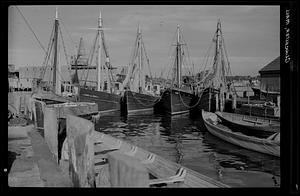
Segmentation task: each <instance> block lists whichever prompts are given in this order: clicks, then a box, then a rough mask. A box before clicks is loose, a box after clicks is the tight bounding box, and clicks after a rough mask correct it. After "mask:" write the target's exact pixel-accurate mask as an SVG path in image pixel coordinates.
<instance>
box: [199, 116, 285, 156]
mask: <svg viewBox="0 0 300 196" xmlns="http://www.w3.org/2000/svg"><path fill="white" fill-rule="evenodd" d="M202 118H203V121H204V124H205V126H206V128H207V130H208V131H209V132H210V133H211V134H212V135H214V136H216V137H218V138H220V139H222V140H225V141H227V142H229V143H231V144H235V145H237V146H240V147H243V148H246V149H249V150H253V151H256V152H261V153H265V154H269V155H273V156H277V157H280V133H275V134H273V135H271V136H270V137H268V138H267V139H262V138H257V137H254V136H247V135H245V134H242V133H240V132H232V131H231V129H229V128H228V127H226V126H224V125H222V124H221V123H220V121H221V119H220V118H218V116H217V115H216V114H215V113H211V112H205V111H204V110H202Z"/></svg>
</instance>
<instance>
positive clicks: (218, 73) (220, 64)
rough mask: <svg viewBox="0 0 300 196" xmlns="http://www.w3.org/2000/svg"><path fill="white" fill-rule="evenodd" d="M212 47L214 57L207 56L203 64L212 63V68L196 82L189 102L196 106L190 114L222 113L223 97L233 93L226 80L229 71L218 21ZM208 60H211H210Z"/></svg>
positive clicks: (204, 72)
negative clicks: (203, 112)
mask: <svg viewBox="0 0 300 196" xmlns="http://www.w3.org/2000/svg"><path fill="white" fill-rule="evenodd" d="M212 45H215V50H214V55H212V56H211V57H210V56H209V55H207V56H206V57H205V62H206V63H207V62H210V61H213V66H212V69H210V70H204V71H202V77H201V78H199V81H198V82H197V87H196V91H197V92H196V93H195V96H194V97H193V99H192V101H191V105H195V104H196V106H195V107H192V108H191V109H190V112H191V113H192V114H200V112H201V110H202V109H204V110H205V111H209V112H215V111H217V110H221V111H223V110H224V107H225V96H228V97H229V94H232V95H233V93H234V92H233V91H234V89H232V88H233V87H231V86H230V82H229V81H227V79H226V75H229V73H230V72H231V70H230V63H229V60H228V57H227V52H226V48H225V42H224V37H223V34H222V29H221V21H220V20H218V23H217V30H216V32H215V34H214V37H213V40H212ZM212 45H211V46H212ZM211 48H212V47H209V51H208V52H207V54H209V53H210V49H211ZM210 58H212V59H211V60H210ZM206 66H207V64H206V65H205V66H204V69H205V67H206ZM225 94H226V95H225ZM227 94H228V95H227Z"/></svg>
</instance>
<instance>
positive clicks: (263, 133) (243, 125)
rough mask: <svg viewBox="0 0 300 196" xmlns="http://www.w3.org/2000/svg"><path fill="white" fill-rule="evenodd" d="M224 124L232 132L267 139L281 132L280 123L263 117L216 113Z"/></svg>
mask: <svg viewBox="0 0 300 196" xmlns="http://www.w3.org/2000/svg"><path fill="white" fill-rule="evenodd" d="M215 114H216V115H217V116H218V117H219V118H220V119H221V120H222V124H224V125H226V126H228V127H229V128H230V129H231V130H232V131H235V130H237V131H239V132H242V133H244V134H245V135H248V136H256V137H261V138H267V137H269V136H271V135H273V134H274V133H279V132H280V121H279V120H275V119H268V118H263V117H256V116H248V115H242V114H235V113H228V112H216V113H215Z"/></svg>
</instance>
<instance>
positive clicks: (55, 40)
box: [53, 7, 59, 93]
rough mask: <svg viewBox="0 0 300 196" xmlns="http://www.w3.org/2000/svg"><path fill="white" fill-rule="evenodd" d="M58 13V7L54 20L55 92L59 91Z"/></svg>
mask: <svg viewBox="0 0 300 196" xmlns="http://www.w3.org/2000/svg"><path fill="white" fill-rule="evenodd" d="M58 25H59V23H58V13H57V7H56V10H55V21H54V62H53V90H54V91H55V93H56V92H57V89H56V72H57V41H58V40H57V39H58Z"/></svg>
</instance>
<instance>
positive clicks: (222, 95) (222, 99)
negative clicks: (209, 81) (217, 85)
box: [220, 90, 225, 112]
mask: <svg viewBox="0 0 300 196" xmlns="http://www.w3.org/2000/svg"><path fill="white" fill-rule="evenodd" d="M224 105H225V99H224V91H222V90H221V91H220V111H221V112H223V111H224Z"/></svg>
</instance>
